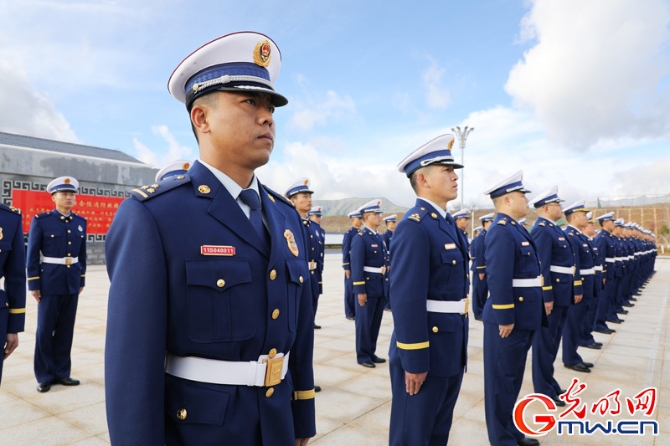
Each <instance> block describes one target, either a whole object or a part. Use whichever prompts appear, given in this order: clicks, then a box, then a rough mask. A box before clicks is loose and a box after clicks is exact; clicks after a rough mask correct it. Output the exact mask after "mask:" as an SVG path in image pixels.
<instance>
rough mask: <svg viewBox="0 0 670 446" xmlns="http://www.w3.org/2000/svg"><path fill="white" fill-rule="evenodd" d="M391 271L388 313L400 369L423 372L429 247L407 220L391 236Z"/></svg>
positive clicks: (427, 360)
mask: <svg viewBox="0 0 670 446" xmlns="http://www.w3.org/2000/svg"><path fill="white" fill-rule="evenodd" d="M391 271H395V273H394V274H391V293H390V296H391V297H390V299H391V312H392V313H393V326H394V329H395V340H396V347H397V348H398V352H399V355H400V361H401V363H402V368H403V370H405V371H407V372H409V373H423V372H427V371H429V369H430V344H429V337H428V336H429V334H428V315H427V309H426V301H427V299H428V283H429V274H430V245H429V241H428V237H427V236H426V234H425V232H424V231H423V229H421V226H420V225H419V224H417V223H414V222H411V221H408V220H405V221H401V222H400V223H398V227H397V228H396V231H395V233H394V235H393V255H392V256H391ZM398 271H402V274H398V273H397V272H398Z"/></svg>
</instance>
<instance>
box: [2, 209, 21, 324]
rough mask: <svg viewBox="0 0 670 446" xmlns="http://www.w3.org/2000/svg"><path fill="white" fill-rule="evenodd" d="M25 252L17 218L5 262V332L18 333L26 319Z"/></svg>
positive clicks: (19, 222) (19, 221) (19, 220)
mask: <svg viewBox="0 0 670 446" xmlns="http://www.w3.org/2000/svg"><path fill="white" fill-rule="evenodd" d="M25 264H26V254H25V247H24V245H23V225H22V224H21V218H18V219H17V225H16V230H15V231H14V238H13V239H12V250H11V251H10V252H9V254H8V255H7V260H6V262H5V270H4V273H5V291H6V293H7V300H8V303H9V321H8V325H7V333H19V332H21V331H23V330H24V325H25V321H26V268H25Z"/></svg>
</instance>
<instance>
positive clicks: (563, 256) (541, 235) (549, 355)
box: [530, 186, 575, 406]
mask: <svg viewBox="0 0 670 446" xmlns="http://www.w3.org/2000/svg"><path fill="white" fill-rule="evenodd" d="M561 202H563V200H561V199H560V198H559V196H558V186H554V187H552V188H551V189H549V190H548V191H545V192H543V193H541V194H539V195H538V196H537V197H536V198H535V199H534V200H533V201H532V202H531V204H532V205H533V206H534V207H535V210H536V211H537V215H538V218H537V220H536V221H535V224H534V225H533V228H532V230H531V231H530V235H531V236H532V237H533V240H534V241H535V246H536V247H537V252H538V257H539V259H540V264H541V266H542V267H541V269H542V276H543V277H544V284H545V285H544V286H543V288H542V292H543V293H542V294H543V300H544V303H545V306H547V305H551V312H549V314H548V316H547V327H542V328H541V329H540V330H539V331H538V332H537V333H536V334H535V337H534V338H533V389H534V391H535V393H542V394H544V395H547V396H548V397H549V398H551V399H552V400H554V402H555V403H556V405H557V406H565V405H566V403H565V401H563V400H561V399H560V398H559V395H561V394H563V393H565V390H564V389H562V388H561V386H560V384H559V383H558V382H557V381H556V379H555V378H554V361H555V360H556V356H557V355H558V348H559V345H560V343H561V336H562V334H563V328H564V327H565V322H566V319H567V317H568V309H569V308H570V306H571V305H573V303H574V300H573V293H572V287H573V281H574V272H575V258H574V257H575V256H574V254H573V252H572V247H571V246H570V243H569V242H568V241H567V240H566V236H565V233H563V231H562V230H561V228H560V227H559V226H558V225H557V224H556V222H558V220H560V219H561V216H562V215H563V209H562V207H561Z"/></svg>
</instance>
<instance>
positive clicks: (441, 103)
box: [423, 58, 451, 110]
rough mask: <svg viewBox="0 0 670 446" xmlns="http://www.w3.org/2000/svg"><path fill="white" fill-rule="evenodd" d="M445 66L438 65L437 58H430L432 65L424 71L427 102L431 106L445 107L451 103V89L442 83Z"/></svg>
mask: <svg viewBox="0 0 670 446" xmlns="http://www.w3.org/2000/svg"><path fill="white" fill-rule="evenodd" d="M445 71H446V70H445V69H444V68H440V67H439V66H438V65H437V62H436V61H435V59H433V58H430V66H429V67H428V69H427V70H426V72H425V73H423V85H424V87H425V89H426V103H427V104H428V107H430V108H436V109H440V110H442V109H445V108H447V107H448V106H449V104H450V103H451V94H450V93H449V89H447V88H446V87H444V86H443V85H442V78H443V77H444V73H445Z"/></svg>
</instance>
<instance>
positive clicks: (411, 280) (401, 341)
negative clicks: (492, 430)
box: [389, 199, 469, 446]
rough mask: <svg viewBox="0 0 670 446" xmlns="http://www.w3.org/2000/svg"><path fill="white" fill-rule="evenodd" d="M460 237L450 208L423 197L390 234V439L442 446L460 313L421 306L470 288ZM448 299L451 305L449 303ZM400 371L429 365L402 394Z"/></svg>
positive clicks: (454, 395)
mask: <svg viewBox="0 0 670 446" xmlns="http://www.w3.org/2000/svg"><path fill="white" fill-rule="evenodd" d="M466 246H467V245H466V241H465V239H464V237H463V236H462V233H461V231H460V230H459V229H458V228H457V227H456V225H455V222H454V220H453V218H452V217H451V215H449V214H447V215H446V219H444V218H442V217H441V216H440V215H439V214H438V210H437V209H434V208H433V206H432V205H430V204H429V203H427V202H425V201H424V200H421V199H418V200H417V201H416V205H415V207H413V208H412V209H410V210H409V211H407V212H406V213H405V216H404V218H403V219H402V220H401V221H400V222H399V223H398V227H397V229H396V231H395V234H394V236H393V248H392V253H391V262H392V266H391V270H392V271H396V275H393V276H392V277H391V289H392V294H391V311H392V312H393V321H394V331H393V335H392V337H391V345H390V346H389V359H390V366H389V369H390V370H389V371H390V375H391V388H392V391H393V400H392V405H391V423H390V433H389V443H390V444H391V445H394V446H395V445H398V446H400V445H412V446H414V445H445V444H447V442H448V440H449V431H450V430H451V424H452V417H453V411H454V406H455V405H456V400H457V399H458V394H459V392H460V388H461V382H462V380H463V373H464V370H465V366H466V364H467V345H468V328H469V320H468V317H467V314H459V313H440V312H435V311H428V307H427V305H428V303H429V302H430V303H434V301H436V302H443V301H446V302H453V303H456V302H458V301H462V300H463V299H465V298H466V296H467V294H468V289H469V281H468V263H469V262H468V260H469V255H468V251H467V248H466ZM452 305H453V304H452ZM405 372H409V373H423V372H428V375H427V376H426V380H425V381H424V383H423V385H422V386H421V388H420V390H419V393H417V394H416V395H413V396H409V394H408V393H407V391H406V386H405Z"/></svg>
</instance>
